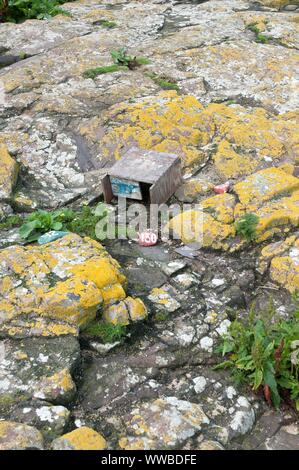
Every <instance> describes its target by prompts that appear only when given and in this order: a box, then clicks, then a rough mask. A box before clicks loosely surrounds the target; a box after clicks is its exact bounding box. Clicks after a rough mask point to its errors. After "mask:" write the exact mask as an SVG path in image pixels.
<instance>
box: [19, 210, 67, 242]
mask: <svg viewBox="0 0 299 470" xmlns="http://www.w3.org/2000/svg"><path fill="white" fill-rule="evenodd" d="M73 216H74V213H73V211H71V210H70V209H59V210H57V211H54V212H47V211H44V210H38V211H36V212H33V213H32V214H30V215H28V216H27V217H26V219H25V223H24V224H23V225H22V226H21V227H20V236H21V237H22V238H24V239H25V240H27V241H29V242H32V241H35V240H37V239H38V238H39V236H40V235H42V234H43V233H46V232H48V231H49V230H62V229H64V228H65V225H66V224H67V223H68V222H70V220H71V219H72V217H73Z"/></svg>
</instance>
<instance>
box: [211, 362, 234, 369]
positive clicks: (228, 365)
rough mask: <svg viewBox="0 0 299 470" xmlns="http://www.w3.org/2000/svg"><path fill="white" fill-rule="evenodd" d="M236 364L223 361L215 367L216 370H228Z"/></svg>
mask: <svg viewBox="0 0 299 470" xmlns="http://www.w3.org/2000/svg"><path fill="white" fill-rule="evenodd" d="M233 366H234V362H233V361H223V362H221V364H217V365H216V366H214V367H213V369H214V370H218V369H227V368H228V367H233Z"/></svg>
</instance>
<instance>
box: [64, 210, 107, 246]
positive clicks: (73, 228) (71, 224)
mask: <svg viewBox="0 0 299 470" xmlns="http://www.w3.org/2000/svg"><path fill="white" fill-rule="evenodd" d="M105 215H106V213H105V212H104V213H103V215H101V216H99V215H96V214H95V211H94V209H93V208H91V207H89V206H83V208H82V209H81V210H80V211H79V212H77V213H74V216H73V218H72V219H71V220H69V221H68V222H67V223H66V224H65V228H66V230H69V231H70V232H74V233H77V234H78V235H81V236H84V237H90V238H93V239H96V238H97V237H96V233H95V227H96V225H97V223H98V222H99V221H100V220H101V219H102V218H103V217H105Z"/></svg>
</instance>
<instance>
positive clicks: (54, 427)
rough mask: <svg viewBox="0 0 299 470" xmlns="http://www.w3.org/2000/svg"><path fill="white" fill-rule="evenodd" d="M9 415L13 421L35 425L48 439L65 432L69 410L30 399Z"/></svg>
mask: <svg viewBox="0 0 299 470" xmlns="http://www.w3.org/2000/svg"><path fill="white" fill-rule="evenodd" d="M11 417H12V418H13V420H14V421H17V422H21V423H24V424H27V425H29V426H34V427H36V428H37V429H38V430H39V431H41V432H42V434H43V435H44V436H45V437H46V438H48V439H50V438H51V439H54V438H55V437H58V436H60V435H61V434H63V432H65V429H66V426H67V425H68V423H69V420H70V412H69V410H68V409H67V408H65V407H64V406H52V405H51V404H50V403H46V402H42V401H36V402H35V401H32V402H29V403H26V405H25V406H22V405H20V406H19V407H18V408H16V409H15V410H14V411H13V412H12V414H11Z"/></svg>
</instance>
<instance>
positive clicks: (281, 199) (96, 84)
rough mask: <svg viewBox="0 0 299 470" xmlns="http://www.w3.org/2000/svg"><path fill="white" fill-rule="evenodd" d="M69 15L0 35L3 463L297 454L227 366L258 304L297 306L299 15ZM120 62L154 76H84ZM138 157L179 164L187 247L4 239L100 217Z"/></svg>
mask: <svg viewBox="0 0 299 470" xmlns="http://www.w3.org/2000/svg"><path fill="white" fill-rule="evenodd" d="M63 8H64V9H66V10H67V11H68V12H69V13H70V16H65V15H57V16H56V17H54V18H49V19H47V20H45V21H40V20H35V19H32V20H28V21H25V22H22V23H19V24H12V23H1V28H0V64H1V65H0V235H1V237H0V336H1V341H0V448H1V449H14V448H18V449H26V448H35V449H42V448H47V449H50V448H52V449H59V450H60V449H61V450H62V449H72V450H74V449H78V450H81V449H84V450H87V449H94V450H100V449H105V448H107V447H108V448H109V449H118V450H119V449H172V448H178V449H180V450H181V449H182V450H187V451H190V450H192V449H199V450H221V449H261V448H262V449H269V450H270V449H271V450H272V449H288V448H291V449H298V448H299V443H298V414H296V412H295V410H294V409H293V408H291V407H288V406H286V409H284V408H282V410H280V411H275V410H274V409H269V408H268V406H267V405H266V403H265V401H264V400H263V399H262V398H261V397H259V396H258V395H257V394H252V393H250V391H249V390H248V389H247V388H245V389H242V388H237V387H236V386H235V384H234V383H233V381H232V378H231V376H230V374H229V373H227V372H226V371H216V370H213V366H214V365H215V364H216V363H217V362H218V360H219V358H218V357H217V356H216V355H215V347H216V346H217V343H218V340H219V338H220V337H221V336H222V335H223V334H225V333H226V332H227V330H228V328H229V326H230V323H231V321H232V320H233V319H234V318H239V317H240V316H242V317H244V318H246V316H247V315H248V312H249V310H250V306H251V305H252V303H253V302H254V304H255V310H256V314H257V315H261V316H264V315H265V312H266V311H268V310H269V308H272V310H273V308H274V309H275V312H276V313H275V316H274V317H273V321H276V320H280V319H281V318H284V319H287V318H293V317H292V315H293V312H294V311H295V310H296V304H295V303H294V298H293V297H292V294H294V293H296V291H297V290H298V288H299V271H298V269H299V268H298V266H299V261H298V259H299V255H298V253H299V251H298V250H299V246H298V233H297V230H298V224H299V213H298V207H299V178H298V177H299V172H298V161H299V138H298V136H299V120H298V107H299V106H298V104H299V102H298V93H297V89H298V73H297V69H298V65H297V63H298V58H297V56H298V47H299V36H298V11H299V2H298V0H291V1H287V0H260V1H257V2H255V1H251V0H207V1H189V0H179V1H176V0H166V1H164V0H163V1H157V0H149V1H146V2H145V1H140V0H122V1H119V0H109V2H107V1H106V0H103V1H98V0H80V1H73V2H67V3H65V4H64V5H63ZM109 26H110V27H109ZM121 47H124V48H126V50H127V54H129V55H131V56H133V57H134V56H137V57H142V58H144V59H147V60H146V61H144V60H143V62H148V63H144V64H143V65H141V66H139V67H136V68H134V69H133V70H131V69H126V68H120V69H119V70H118V71H116V72H114V73H111V72H109V71H108V73H102V74H99V75H97V76H94V78H90V77H88V76H87V74H86V73H85V72H86V71H88V70H90V69H94V68H97V67H106V66H108V65H110V64H111V63H112V57H111V52H112V51H115V50H117V49H119V48H121ZM106 72H107V70H106ZM89 75H90V74H89ZM132 145H135V146H136V145H137V146H139V147H140V148H143V149H153V150H156V151H160V152H164V151H165V152H171V153H177V154H178V155H179V156H180V157H181V159H182V170H183V184H182V186H181V187H180V188H179V189H178V191H177V192H176V194H175V195H174V197H173V198H172V199H171V201H170V204H171V205H172V206H171V208H170V207H169V211H170V212H171V210H170V209H172V208H173V207H174V206H175V205H177V204H178V206H179V208H180V209H182V212H181V213H180V214H179V215H177V216H175V217H173V218H172V219H171V220H170V224H169V226H170V227H171V229H172V231H173V232H175V234H176V235H177V237H176V239H175V240H168V239H163V241H162V240H161V241H159V243H158V244H157V245H156V246H153V247H149V248H146V247H140V246H139V245H138V244H135V243H134V242H131V241H128V240H125V239H124V240H107V241H105V243H104V244H103V246H102V245H100V244H99V243H97V242H96V241H94V240H91V239H87V238H81V237H80V236H78V235H75V234H69V235H68V236H65V237H64V238H62V239H60V240H57V241H56V242H53V243H51V244H48V245H45V246H42V247H41V246H38V245H36V244H34V245H24V240H21V239H20V236H19V233H18V228H16V227H12V228H11V229H10V228H8V227H7V226H6V225H5V223H6V220H5V219H6V217H7V216H9V215H11V214H14V213H21V215H23V213H24V212H25V213H27V212H31V211H33V210H35V209H37V208H46V209H53V208H57V207H61V206H64V205H67V206H71V207H74V208H78V207H82V204H85V203H88V204H89V203H92V202H94V201H97V200H98V199H99V197H100V195H101V194H102V188H101V184H100V180H101V178H102V177H103V176H104V175H105V174H106V172H107V170H108V169H109V167H110V166H111V165H112V164H113V163H114V162H115V160H116V159H119V158H121V157H122V155H123V154H124V153H125V152H126V150H127V149H128V148H129V147H130V146H132ZM221 185H226V186H227V187H229V191H228V192H224V193H222V194H217V195H215V192H217V187H219V186H221ZM190 203H193V204H192V206H190ZM188 204H189V205H188ZM113 209H114V208H113ZM246 213H252V214H255V215H256V216H257V217H258V224H257V227H256V234H255V239H254V242H253V243H251V244H249V243H248V242H247V241H246V239H245V238H244V236H242V235H240V233H239V232H238V230H237V225H236V222H238V221H240V219H241V218H242V217H243V216H244V215H245V214H246ZM1 224H2V225H1ZM197 224H199V225H197ZM3 227H4V228H3ZM237 232H238V233H237ZM181 242H182V243H183V244H182V243H181ZM123 273H125V274H123ZM100 319H101V321H100V322H99V323H97V321H98V320H100ZM92 326H95V329H94V332H95V333H93V334H90V332H89V330H88V327H92ZM86 328H87V329H86ZM97 328H98V329H101V328H102V329H104V330H105V329H106V330H105V331H106V334H107V335H108V337H109V342H108V343H104V342H103V339H102V337H101V335H97ZM85 329H86V331H85ZM111 332H114V334H115V336H113V335H112V336H111ZM115 332H116V333H115ZM109 333H110V336H109Z"/></svg>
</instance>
